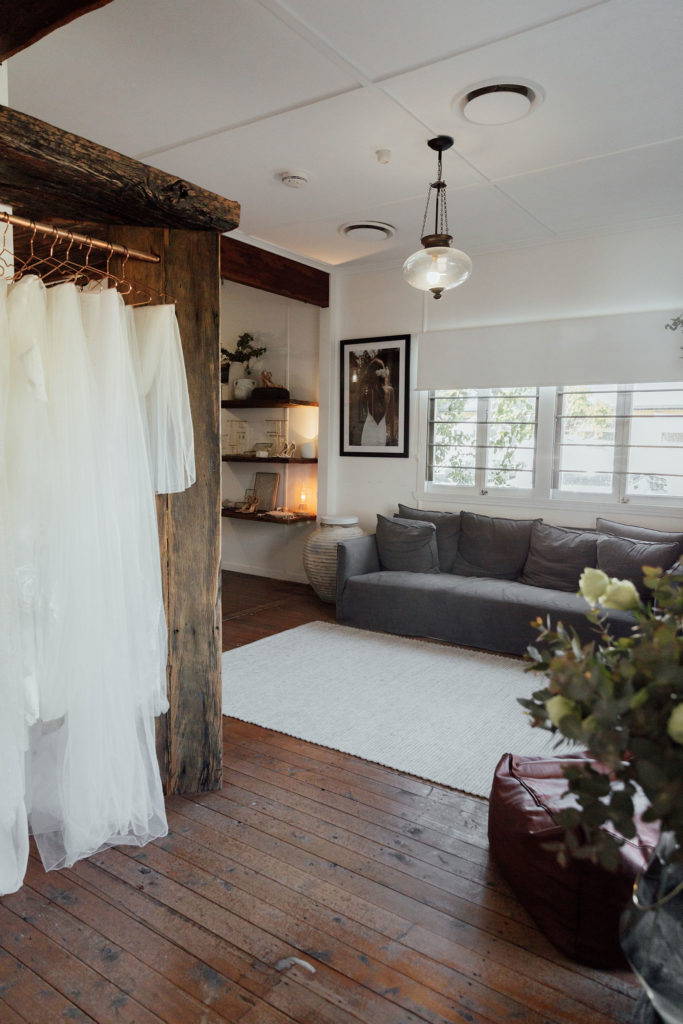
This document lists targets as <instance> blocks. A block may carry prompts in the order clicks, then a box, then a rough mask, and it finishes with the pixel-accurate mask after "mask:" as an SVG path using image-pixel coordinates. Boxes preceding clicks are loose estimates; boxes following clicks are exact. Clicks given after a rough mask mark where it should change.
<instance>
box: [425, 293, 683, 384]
mask: <svg viewBox="0 0 683 1024" xmlns="http://www.w3.org/2000/svg"><path fill="white" fill-rule="evenodd" d="M678 312H679V310H676V309H673V310H658V311H654V312H652V311H648V312H646V313H618V314H614V315H606V316H593V317H575V318H572V319H566V320H542V321H534V322H531V323H522V324H494V325H491V326H487V327H460V328H453V329H450V330H445V331H427V332H425V333H424V334H421V335H420V336H419V345H418V361H417V388H418V390H419V391H439V390H443V389H444V388H489V387H538V386H547V385H554V384H557V383H558V381H562V382H564V383H565V384H567V385H570V384H611V383H613V382H614V381H615V380H618V381H621V382H622V383H624V384H634V383H650V382H656V381H663V380H664V381H676V380H681V379H683V359H682V358H681V355H682V354H683V353H682V352H681V341H682V338H681V335H680V332H675V331H667V330H665V329H664V327H665V324H666V323H667V321H668V320H670V319H671V317H672V316H674V315H675V314H676V313H678Z"/></svg>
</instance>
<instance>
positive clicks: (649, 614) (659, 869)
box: [520, 566, 683, 1024]
mask: <svg viewBox="0 0 683 1024" xmlns="http://www.w3.org/2000/svg"><path fill="white" fill-rule="evenodd" d="M643 573H644V578H643V587H644V593H647V592H648V591H649V593H650V594H651V600H647V601H644V600H643V599H642V598H641V596H640V594H639V592H638V590H637V589H636V587H635V586H634V585H633V583H632V582H630V581H629V580H616V579H609V578H608V577H607V576H606V575H605V573H603V572H601V571H600V570H599V569H585V570H584V572H583V574H582V576H581V580H580V592H581V594H582V596H583V597H584V598H585V599H586V600H587V601H588V603H589V605H590V606H591V607H590V610H589V611H588V612H587V617H588V618H589V619H590V621H591V622H593V624H594V625H595V630H596V639H595V641H594V642H592V643H588V644H581V642H580V640H579V638H578V637H577V635H576V634H575V633H574V632H573V631H570V630H567V629H565V628H564V627H563V626H562V624H561V623H560V624H558V625H557V626H556V628H555V629H552V628H551V627H550V624H549V623H547V624H545V625H544V624H543V623H542V622H541V621H540V620H539V623H538V625H539V641H538V646H536V647H530V648H529V659H530V661H531V664H530V666H529V669H528V671H531V672H537V673H541V674H543V675H545V676H546V680H547V681H546V683H545V685H544V686H543V687H542V688H541V689H538V690H536V691H535V692H534V693H533V694H532V696H531V698H530V699H520V704H521V705H522V706H523V707H524V708H526V710H527V712H528V714H529V715H530V717H531V720H532V724H533V725H535V726H539V727H541V728H544V729H549V730H550V731H551V732H553V733H557V734H558V736H561V737H564V738H565V739H566V740H570V741H572V742H573V743H575V744H577V745H578V746H580V747H581V748H582V749H585V750H586V751H587V752H588V754H589V755H590V757H591V758H593V759H594V760H595V761H598V762H599V763H600V766H601V767H600V768H594V767H592V766H590V765H588V764H586V763H585V762H583V763H581V764H577V765H572V766H568V767H566V768H565V769H564V774H565V777H566V779H567V788H568V792H569V793H570V794H571V795H572V797H573V799H571V800H569V801H568V806H567V808H566V809H565V810H563V811H562V812H561V813H560V814H558V815H557V821H558V824H559V825H561V826H562V827H564V829H565V832H564V839H563V842H561V843H559V844H557V845H556V846H555V847H554V848H555V850H556V852H557V856H558V859H559V860H560V863H566V862H567V858H569V857H576V858H581V859H590V860H593V861H595V862H598V863H601V864H602V865H603V866H604V867H606V868H610V869H613V868H615V867H616V865H617V862H618V858H619V847H620V846H621V845H622V843H623V841H624V839H633V838H634V837H635V836H636V809H635V801H634V798H635V796H636V793H637V792H638V791H640V793H642V794H644V797H645V800H646V803H647V807H646V810H645V811H644V813H643V814H642V819H643V821H649V822H659V824H660V829H661V839H660V842H659V844H658V847H657V851H656V853H655V855H654V857H653V858H652V860H651V862H650V865H649V867H648V869H647V871H646V872H645V873H644V875H643V876H641V878H640V880H639V882H638V883H637V886H636V889H635V891H634V901H633V906H632V907H631V908H629V909H628V910H627V911H626V913H625V915H624V919H623V922H622V947H623V949H624V952H625V953H626V955H627V957H628V959H629V961H630V963H631V965H632V966H633V968H634V970H635V972H636V973H637V974H638V976H639V977H640V979H641V981H643V983H644V985H645V987H646V990H647V992H648V995H649V996H650V998H651V1000H652V1002H653V1005H654V1006H655V1008H656V1009H657V1010H658V1012H659V1013H660V1014H661V1015H662V1017H663V1019H664V1020H665V1021H666V1022H667V1024H679V1022H683V573H681V572H678V573H677V572H670V573H664V572H663V571H662V570H661V569H653V568H649V567H647V566H644V567H643ZM611 608H616V609H621V610H624V611H630V612H631V613H632V614H633V616H634V620H635V621H634V628H633V632H632V634H631V635H630V636H628V637H622V638H619V639H615V638H614V637H612V636H611V634H610V633H609V631H608V629H607V626H606V624H605V620H604V612H605V611H606V610H607V609H611ZM604 826H610V829H609V831H608V830H607V829H606V828H605V827H604Z"/></svg>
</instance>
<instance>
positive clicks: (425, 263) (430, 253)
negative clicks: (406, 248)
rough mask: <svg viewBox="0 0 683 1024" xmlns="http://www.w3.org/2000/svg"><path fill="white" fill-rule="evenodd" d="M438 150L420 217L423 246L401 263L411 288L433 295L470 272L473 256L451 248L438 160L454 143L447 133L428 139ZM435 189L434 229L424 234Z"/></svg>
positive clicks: (442, 181)
mask: <svg viewBox="0 0 683 1024" xmlns="http://www.w3.org/2000/svg"><path fill="white" fill-rule="evenodd" d="M427 145H428V146H429V148H430V149H433V150H434V151H435V152H436V153H438V155H439V156H438V164H437V180H436V181H433V182H432V183H431V185H430V186H429V189H428V190H427V205H426V206H425V215H424V217H423V219H422V245H423V246H424V248H423V249H419V250H418V251H417V252H414V253H413V255H412V256H409V257H408V259H407V260H406V261H405V263H404V264H403V276H404V277H405V279H406V281H407V282H408V284H410V285H412V286H413V288H419V289H420V291H423V292H427V291H429V292H431V293H432V295H433V296H434V298H435V299H440V298H441V293H442V292H446V291H449V290H450V289H451V288H457V287H458V285H459V284H462V283H463V282H464V281H466V280H467V278H468V277H469V276H470V274H471V273H472V260H471V259H470V258H469V256H468V255H467V253H465V252H461V250H460V249H452V248H451V242H452V241H453V237H452V235H449V234H448V207H447V205H446V182H445V181H444V180H443V176H442V169H441V161H442V156H443V153H444V151H445V150H447V149H450V148H451V146H452V145H453V139H452V138H451V136H450V135H437V136H436V138H435V139H430V140H429V142H428V143H427ZM432 191H434V195H435V200H434V207H435V209H434V233H433V234H431V235H426V234H425V227H426V224H427V217H428V215H429V203H430V200H431V198H432Z"/></svg>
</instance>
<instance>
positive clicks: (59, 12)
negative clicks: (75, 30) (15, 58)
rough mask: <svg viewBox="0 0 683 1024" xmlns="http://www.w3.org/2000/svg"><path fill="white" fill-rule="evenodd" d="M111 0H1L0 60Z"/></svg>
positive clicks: (104, 5)
mask: <svg viewBox="0 0 683 1024" xmlns="http://www.w3.org/2000/svg"><path fill="white" fill-rule="evenodd" d="M111 2H112V0H95V2H94V3H93V2H92V0H90V2H87V0H85V2H84V0H18V2H17V0H0V62H1V61H3V60H7V58H8V57H11V56H12V55H13V54H15V53H19V51H20V50H25V49H26V47H27V46H30V45H31V43H37V42H38V40H39V39H42V38H43V36H46V35H48V34H49V33H50V32H54V30H55V29H56V28H60V27H61V26H62V25H68V23H69V22H70V21H74V19H75V18H80V16H81V15H82V14H88V12H89V11H95V10H97V8H98V7H106V6H107V4H110V3H111Z"/></svg>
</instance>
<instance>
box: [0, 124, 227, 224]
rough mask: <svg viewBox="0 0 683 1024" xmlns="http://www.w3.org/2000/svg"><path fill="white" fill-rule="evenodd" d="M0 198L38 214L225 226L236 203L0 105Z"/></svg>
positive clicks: (117, 221) (18, 210)
mask: <svg viewBox="0 0 683 1024" xmlns="http://www.w3.org/2000/svg"><path fill="white" fill-rule="evenodd" d="M0 202H5V203H10V204H12V206H14V207H15V212H16V213H25V211H30V212H29V214H28V215H29V216H31V217H34V218H40V219H41V220H55V219H63V218H67V219H74V220H90V219H92V220H95V221H99V222H103V221H104V222H107V223H112V224H135V225H143V226H146V227H167V228H191V229H206V230H212V231H221V232H222V231H232V230H233V229H234V228H236V227H237V225H238V224H239V218H240V207H239V203H236V202H234V201H233V200H231V199H224V198H223V197H222V196H219V195H216V193H215V192H209V191H207V190H206V189H203V188H200V187H199V186H198V185H193V184H191V183H190V182H189V181H184V180H183V179H182V178H176V177H174V176H173V175H172V174H167V173H166V172H165V171H160V170H157V168H155V167H149V166H148V165H147V164H143V163H140V161H139V160H134V159H132V158H131V157H128V156H124V155H123V154H121V153H117V152H116V151H115V150H113V149H107V147H106V146H100V145H99V144H98V143H96V142H90V141H88V139H83V138H81V137H80V136H79V135H73V134H72V133H71V132H65V131H63V130H62V129H61V128H56V127H54V125H51V124H47V123H46V122H45V121H40V120H38V118H35V117H31V115H30V114H23V113H21V112H20V111H18V110H13V109H12V108H11V107H5V106H2V105H0Z"/></svg>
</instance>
